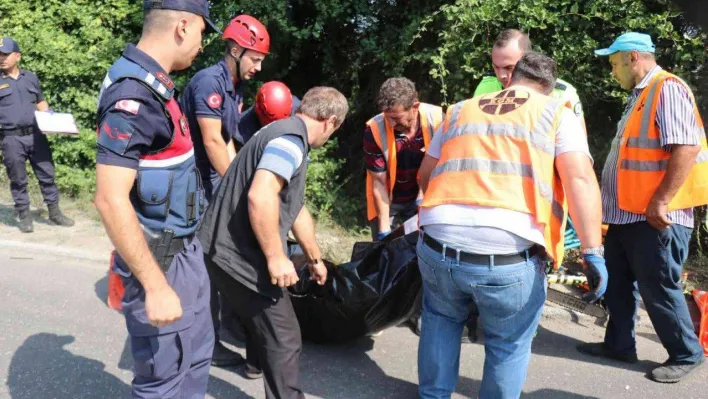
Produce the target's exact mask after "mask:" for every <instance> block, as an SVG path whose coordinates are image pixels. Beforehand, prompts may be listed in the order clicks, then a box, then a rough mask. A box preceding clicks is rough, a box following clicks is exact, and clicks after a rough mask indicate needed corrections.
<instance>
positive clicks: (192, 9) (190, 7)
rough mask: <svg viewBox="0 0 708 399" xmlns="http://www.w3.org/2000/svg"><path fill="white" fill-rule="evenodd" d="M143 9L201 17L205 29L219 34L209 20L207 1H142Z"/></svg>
mask: <svg viewBox="0 0 708 399" xmlns="http://www.w3.org/2000/svg"><path fill="white" fill-rule="evenodd" d="M143 4H144V7H143V8H144V9H145V11H147V10H175V11H186V12H189V13H192V14H196V15H201V17H202V18H204V22H206V23H207V27H209V28H211V29H213V30H214V32H216V33H219V34H221V30H219V28H217V27H216V25H215V24H214V22H212V20H211V19H209V2H208V1H207V0H144V3H143Z"/></svg>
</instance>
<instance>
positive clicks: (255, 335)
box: [207, 262, 305, 399]
mask: <svg viewBox="0 0 708 399" xmlns="http://www.w3.org/2000/svg"><path fill="white" fill-rule="evenodd" d="M207 267H208V268H209V270H210V273H211V275H212V276H214V277H215V282H216V285H217V286H218V287H219V289H220V290H221V293H222V294H223V295H224V298H225V299H226V301H228V302H229V303H230V304H231V306H232V307H233V309H234V310H235V311H236V313H237V314H238V316H239V318H240V320H241V322H243V326H244V328H245V329H246V331H248V333H249V334H250V337H249V339H250V341H249V344H250V345H252V346H251V348H252V349H254V350H256V351H257V353H258V358H259V359H260V360H261V366H262V369H263V383H264V384H265V393H266V399H304V398H305V395H304V394H303V393H302V390H301V388H300V352H302V337H301V336H300V324H299V323H298V320H297V317H296V316H295V310H294V309H293V305H292V302H290V296H289V295H288V292H287V290H283V296H282V297H280V298H276V299H274V298H269V297H265V296H263V295H260V294H258V293H257V292H255V291H252V290H250V289H249V288H247V287H246V286H244V285H242V284H241V283H239V282H237V281H236V280H234V279H233V278H232V277H231V276H230V275H229V274H228V273H226V272H225V271H224V270H222V269H221V268H220V267H219V266H216V265H214V264H213V263H211V262H209V263H208V264H207Z"/></svg>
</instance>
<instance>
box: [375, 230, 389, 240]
mask: <svg viewBox="0 0 708 399" xmlns="http://www.w3.org/2000/svg"><path fill="white" fill-rule="evenodd" d="M389 234H391V230H386V231H382V232H380V233H378V234H376V241H381V240H383V239H384V238H386V237H387V236H388V235H389Z"/></svg>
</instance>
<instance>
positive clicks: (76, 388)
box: [7, 333, 130, 399]
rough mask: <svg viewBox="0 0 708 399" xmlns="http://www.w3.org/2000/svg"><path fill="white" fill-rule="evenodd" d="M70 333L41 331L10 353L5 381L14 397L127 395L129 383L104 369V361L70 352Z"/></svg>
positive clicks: (73, 398)
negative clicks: (58, 333) (59, 333)
mask: <svg viewBox="0 0 708 399" xmlns="http://www.w3.org/2000/svg"><path fill="white" fill-rule="evenodd" d="M73 342H74V337H73V336H70V335H63V336H60V335H56V334H50V333H40V334H35V335H32V336H31V337H29V338H27V339H26V340H25V342H24V343H23V344H22V346H20V347H19V348H18V349H17V351H15V354H14V355H13V356H12V360H11V362H10V368H9V371H8V378H7V385H8V388H9V392H10V396H11V397H12V398H13V399H37V398H54V399H82V398H85V399H95V398H120V397H126V396H127V395H129V392H130V387H129V386H128V385H127V384H125V383H124V382H123V381H121V380H120V379H118V377H115V376H113V375H111V374H109V373H107V372H106V371H105V364H103V363H102V362H99V361H97V360H93V359H89V358H87V357H83V356H77V355H74V354H73V353H71V352H69V350H67V349H66V348H65V347H66V346H67V345H69V344H71V343H73Z"/></svg>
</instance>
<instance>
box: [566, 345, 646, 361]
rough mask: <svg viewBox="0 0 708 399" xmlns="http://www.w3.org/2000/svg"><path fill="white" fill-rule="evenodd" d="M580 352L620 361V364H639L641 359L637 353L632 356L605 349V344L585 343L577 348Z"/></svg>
mask: <svg viewBox="0 0 708 399" xmlns="http://www.w3.org/2000/svg"><path fill="white" fill-rule="evenodd" d="M575 348H576V349H577V350H578V352H580V353H584V354H586V355H590V356H595V357H606V358H609V359H614V360H619V361H620V362H625V363H637V362H638V361H639V359H638V358H637V354H636V353H630V354H626V355H624V354H619V353H614V352H612V351H610V350H609V349H607V348H606V347H605V344H604V343H602V342H594V343H583V344H580V345H578V346H576V347H575Z"/></svg>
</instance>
